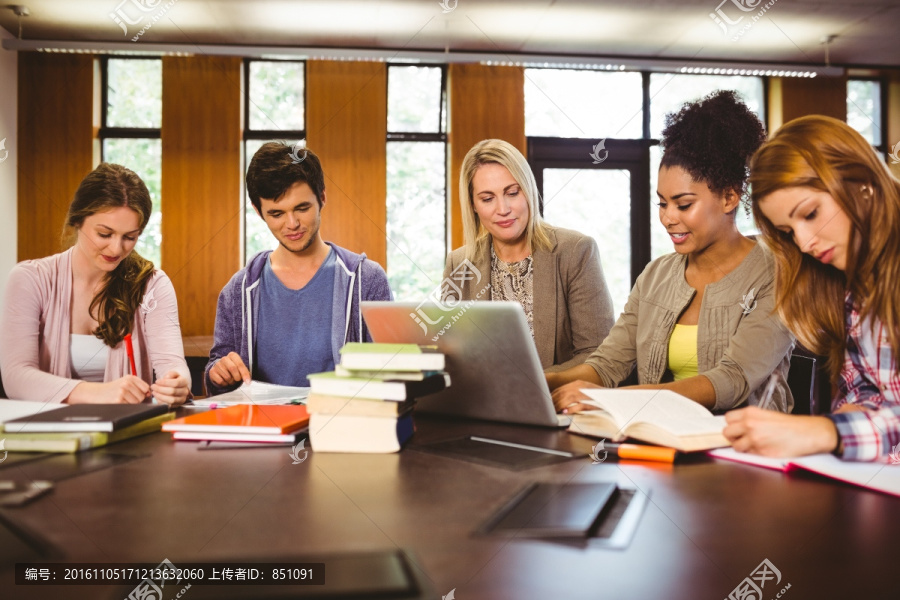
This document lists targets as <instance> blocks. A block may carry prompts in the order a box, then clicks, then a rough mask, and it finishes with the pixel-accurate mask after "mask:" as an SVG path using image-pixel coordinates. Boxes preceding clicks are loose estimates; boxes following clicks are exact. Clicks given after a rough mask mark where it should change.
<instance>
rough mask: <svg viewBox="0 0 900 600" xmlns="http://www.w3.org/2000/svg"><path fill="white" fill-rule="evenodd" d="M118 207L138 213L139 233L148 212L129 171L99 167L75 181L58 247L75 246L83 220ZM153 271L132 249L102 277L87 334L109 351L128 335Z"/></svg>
mask: <svg viewBox="0 0 900 600" xmlns="http://www.w3.org/2000/svg"><path fill="white" fill-rule="evenodd" d="M123 206H124V207H128V208H130V209H131V210H133V211H134V212H136V213H137V214H138V216H139V217H140V224H141V227H140V229H141V231H143V230H144V227H146V226H147V222H148V221H149V220H150V212H151V211H152V209H153V202H152V201H151V200H150V192H149V191H147V186H146V185H144V182H143V181H142V180H141V178H140V177H138V175H137V174H136V173H135V172H134V171H131V170H130V169H126V168H125V167H123V166H121V165H114V164H110V163H100V166H98V167H97V168H96V169H94V170H93V171H91V172H90V173H89V174H88V175H87V177H85V178H84V179H82V180H81V184H80V185H79V186H78V189H77V190H76V191H75V198H74V199H73V200H72V203H71V204H69V212H68V214H67V215H66V224H65V226H64V227H63V240H64V244H65V245H67V246H72V245H73V244H74V243H75V239H76V238H77V234H78V229H79V228H80V227H81V225H82V224H83V223H84V219H85V218H86V217H89V216H91V215H93V214H95V213H98V212H102V211H106V210H110V209H114V208H119V207H123ZM153 270H154V269H153V263H152V262H150V261H149V260H147V259H145V258H144V257H142V256H141V255H140V254H138V253H137V252H136V251H135V250H132V251H131V252H130V253H129V254H128V256H126V257H125V259H124V260H122V262H121V263H119V266H117V267H116V268H115V270H113V271H112V272H111V273H110V274H109V275H108V276H107V278H106V281H105V283H104V284H103V286H102V287H101V288H100V291H99V292H97V295H96V296H94V299H93V300H92V301H91V304H90V308H89V310H90V313H91V315H92V316H94V317H95V318H96V319H97V323H98V325H97V329H95V330H94V331H93V334H94V335H95V336H97V337H98V338H100V339H101V340H103V342H104V343H105V344H106V345H107V346H109V347H110V348H114V347H115V346H117V345H118V344H119V342H121V341H122V338H124V337H125V334H127V333H131V327H132V324H133V323H134V313H135V312H136V311H137V309H138V306H140V304H141V300H142V299H143V297H144V291H145V289H146V287H147V282H148V281H149V279H150V276H151V275H152V274H153Z"/></svg>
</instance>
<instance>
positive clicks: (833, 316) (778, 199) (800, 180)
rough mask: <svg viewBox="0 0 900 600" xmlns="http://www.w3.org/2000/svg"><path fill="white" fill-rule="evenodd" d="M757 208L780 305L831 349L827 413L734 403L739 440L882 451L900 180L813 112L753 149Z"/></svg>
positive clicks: (898, 374)
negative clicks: (830, 398) (834, 387)
mask: <svg viewBox="0 0 900 600" xmlns="http://www.w3.org/2000/svg"><path fill="white" fill-rule="evenodd" d="M750 184H751V185H752V190H753V213H754V216H755V217H756V222H757V223H758V224H759V227H760V229H761V230H762V233H763V237H764V239H765V241H766V243H767V244H768V245H769V246H770V247H771V248H772V251H773V254H774V255H775V265H776V279H775V296H776V306H777V308H778V312H779V313H780V314H781V316H782V318H783V319H784V322H785V323H786V324H787V326H788V327H789V328H790V329H791V330H792V331H793V332H794V333H795V334H796V336H797V338H798V339H799V340H800V341H801V342H802V343H803V345H804V346H806V347H807V348H809V349H811V350H813V351H814V352H816V353H817V354H821V355H823V356H827V357H828V363H827V364H828V368H829V371H830V374H831V377H832V381H833V382H835V383H836V384H837V394H836V395H835V397H834V399H833V401H832V413H831V414H830V415H827V416H824V417H801V416H788V415H778V414H775V413H772V412H771V411H762V410H757V409H750V408H748V409H746V410H740V411H734V412H732V413H729V414H728V415H727V419H728V423H729V425H728V427H726V428H725V432H724V433H725V435H726V436H727V437H728V438H730V439H731V440H732V443H733V446H734V448H735V449H737V450H741V451H744V452H754V453H757V454H763V455H767V456H800V455H804V454H813V453H818V452H835V453H836V454H838V455H839V456H841V457H842V458H844V459H845V460H865V461H871V460H882V461H885V460H887V459H888V457H889V456H890V454H891V452H892V449H893V448H894V447H895V446H896V445H897V444H898V443H900V361H898V357H900V299H898V295H897V290H898V288H900V236H898V232H900V181H897V179H895V178H894V177H893V176H892V175H891V174H890V173H889V172H888V169H887V167H886V166H885V164H884V162H883V161H882V160H881V159H880V158H879V157H878V156H877V155H876V154H875V151H874V150H873V149H872V146H871V145H869V143H868V142H866V140H865V139H864V138H863V137H862V136H861V135H860V134H859V133H857V132H856V131H855V130H854V129H853V128H851V127H850V126H849V125H847V124H846V123H843V122H841V121H838V120H837V119H832V118H830V117H823V116H820V115H812V116H808V117H802V118H799V119H796V120H794V121H791V122H790V123H788V124H787V125H785V126H784V127H782V128H781V129H779V130H778V132H777V133H776V134H775V135H774V136H773V138H772V139H771V140H770V141H769V142H767V143H766V144H765V145H764V146H763V147H762V148H760V149H759V151H758V152H757V153H756V155H755V156H754V157H753V162H752V164H751V175H750Z"/></svg>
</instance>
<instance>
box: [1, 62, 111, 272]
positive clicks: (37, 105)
mask: <svg viewBox="0 0 900 600" xmlns="http://www.w3.org/2000/svg"><path fill="white" fill-rule="evenodd" d="M93 61H94V59H93V57H91V56H85V55H72V54H43V53H39V52H20V53H19V64H18V71H19V76H18V79H19V92H18V103H19V114H18V141H19V143H18V148H17V152H18V167H19V168H18V257H17V258H18V260H26V259H29V258H41V257H43V256H49V255H51V254H55V253H57V252H59V251H60V250H61V249H62V246H61V245H60V233H61V231H62V227H63V222H64V221H65V218H66V211H67V210H68V208H69V202H70V201H71V200H72V197H73V195H74V194H75V190H76V188H77V187H78V184H79V183H81V180H82V179H83V178H84V176H85V175H87V174H88V173H90V172H91V170H92V169H93V168H94V130H93V114H94V113H93V94H94V88H93V85H94V64H93Z"/></svg>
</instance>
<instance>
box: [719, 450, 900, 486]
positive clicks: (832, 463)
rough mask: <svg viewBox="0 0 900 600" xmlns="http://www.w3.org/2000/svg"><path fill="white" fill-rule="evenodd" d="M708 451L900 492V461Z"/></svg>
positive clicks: (737, 460) (723, 457) (767, 466)
mask: <svg viewBox="0 0 900 600" xmlns="http://www.w3.org/2000/svg"><path fill="white" fill-rule="evenodd" d="M708 454H709V455H710V456H712V457H714V458H721V459H724V460H730V461H734V462H739V463H744V464H748V465H754V466H757V467H764V468H766V469H774V470H776V471H783V472H785V473H790V472H791V471H795V470H798V469H801V470H804V471H811V472H813V473H818V474H819V475H824V476H825V477H831V478H832V479H837V480H838V481H843V482H845V483H850V484H853V485H858V486H860V487H864V488H868V489H870V490H876V491H879V492H884V493H886V494H892V495H894V496H900V465H893V464H885V463H871V462H853V461H847V460H841V459H839V458H837V457H836V456H834V455H833V454H813V455H811V456H804V457H801V458H769V457H766V456H758V455H756V454H747V453H745V452H738V451H736V450H734V449H733V448H720V449H717V450H710V451H709V452H708Z"/></svg>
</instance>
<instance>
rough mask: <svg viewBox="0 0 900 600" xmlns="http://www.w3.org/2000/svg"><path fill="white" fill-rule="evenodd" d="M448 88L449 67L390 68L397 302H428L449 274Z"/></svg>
mask: <svg viewBox="0 0 900 600" xmlns="http://www.w3.org/2000/svg"><path fill="white" fill-rule="evenodd" d="M445 90H446V69H445V67H432V66H428V67H424V66H416V65H390V66H389V67H388V111H387V132H388V133H387V276H388V281H389V282H390V284H391V289H392V290H393V292H394V298H395V299H397V300H408V301H413V300H423V299H424V298H425V297H426V295H427V294H428V293H429V292H430V291H431V290H432V289H433V288H434V287H435V286H436V285H437V284H438V283H439V282H440V280H441V277H442V275H443V270H444V263H445V261H446V257H447V226H446V221H447V190H446V178H447V174H446V165H447V150H446V148H447V143H446V142H447V136H446V110H445V108H444V107H445V102H446V100H445V97H446V94H445Z"/></svg>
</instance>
